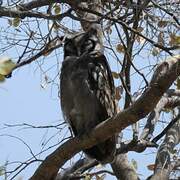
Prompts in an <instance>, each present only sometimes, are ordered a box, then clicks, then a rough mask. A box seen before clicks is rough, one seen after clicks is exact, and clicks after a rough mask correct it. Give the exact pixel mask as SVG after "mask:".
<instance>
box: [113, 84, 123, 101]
mask: <svg viewBox="0 0 180 180" xmlns="http://www.w3.org/2000/svg"><path fill="white" fill-rule="evenodd" d="M122 91H123V89H122V87H121V86H118V87H116V88H115V98H116V99H117V100H118V101H119V100H120V99H121V94H122Z"/></svg>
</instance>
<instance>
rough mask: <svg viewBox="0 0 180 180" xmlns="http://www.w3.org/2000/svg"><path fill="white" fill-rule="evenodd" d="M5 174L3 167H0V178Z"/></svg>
mask: <svg viewBox="0 0 180 180" xmlns="http://www.w3.org/2000/svg"><path fill="white" fill-rule="evenodd" d="M4 173H5V167H4V166H0V176H3V175H4Z"/></svg>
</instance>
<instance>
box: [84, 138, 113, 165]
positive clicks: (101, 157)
mask: <svg viewBox="0 0 180 180" xmlns="http://www.w3.org/2000/svg"><path fill="white" fill-rule="evenodd" d="M84 152H85V153H86V154H87V155H88V156H89V157H91V158H94V159H96V160H97V161H99V162H100V163H101V164H106V163H111V162H113V160H114V158H115V152H116V140H115V137H112V138H110V139H108V140H106V141H104V142H102V143H99V144H97V145H96V146H93V147H92V148H90V149H86V150H84Z"/></svg>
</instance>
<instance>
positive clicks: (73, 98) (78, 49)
mask: <svg viewBox="0 0 180 180" xmlns="http://www.w3.org/2000/svg"><path fill="white" fill-rule="evenodd" d="M60 99H61V109H62V112H63V115H64V118H65V121H66V122H68V124H69V125H70V127H71V129H72V131H73V133H74V135H75V136H80V135H82V134H84V133H87V132H89V131H91V130H92V129H93V128H94V127H95V126H96V125H98V124H99V123H101V122H103V121H105V120H106V119H107V118H109V117H112V116H114V115H115V114H116V109H117V108H116V102H115V88H114V82H113V78H112V74H111V70H110V67H109V64H108V62H107V60H106V57H105V56H104V54H103V49H102V46H101V43H100V40H99V38H98V34H97V31H96V30H94V29H91V30H89V31H88V32H84V33H80V34H77V35H74V36H72V37H70V38H66V40H65V42H64V60H63V63H62V68H61V75H60ZM83 151H84V152H85V154H86V155H88V156H89V157H90V158H95V159H96V160H97V161H99V162H100V163H102V164H105V163H108V162H112V161H113V159H114V156H115V151H116V136H115V135H114V136H113V137H111V138H109V139H107V140H105V141H103V142H101V143H99V144H97V145H95V146H93V147H91V148H89V149H85V150H83Z"/></svg>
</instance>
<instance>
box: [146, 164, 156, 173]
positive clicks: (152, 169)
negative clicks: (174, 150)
mask: <svg viewBox="0 0 180 180" xmlns="http://www.w3.org/2000/svg"><path fill="white" fill-rule="evenodd" d="M147 168H148V169H149V170H150V171H154V168H155V164H149V165H148V166H147Z"/></svg>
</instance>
